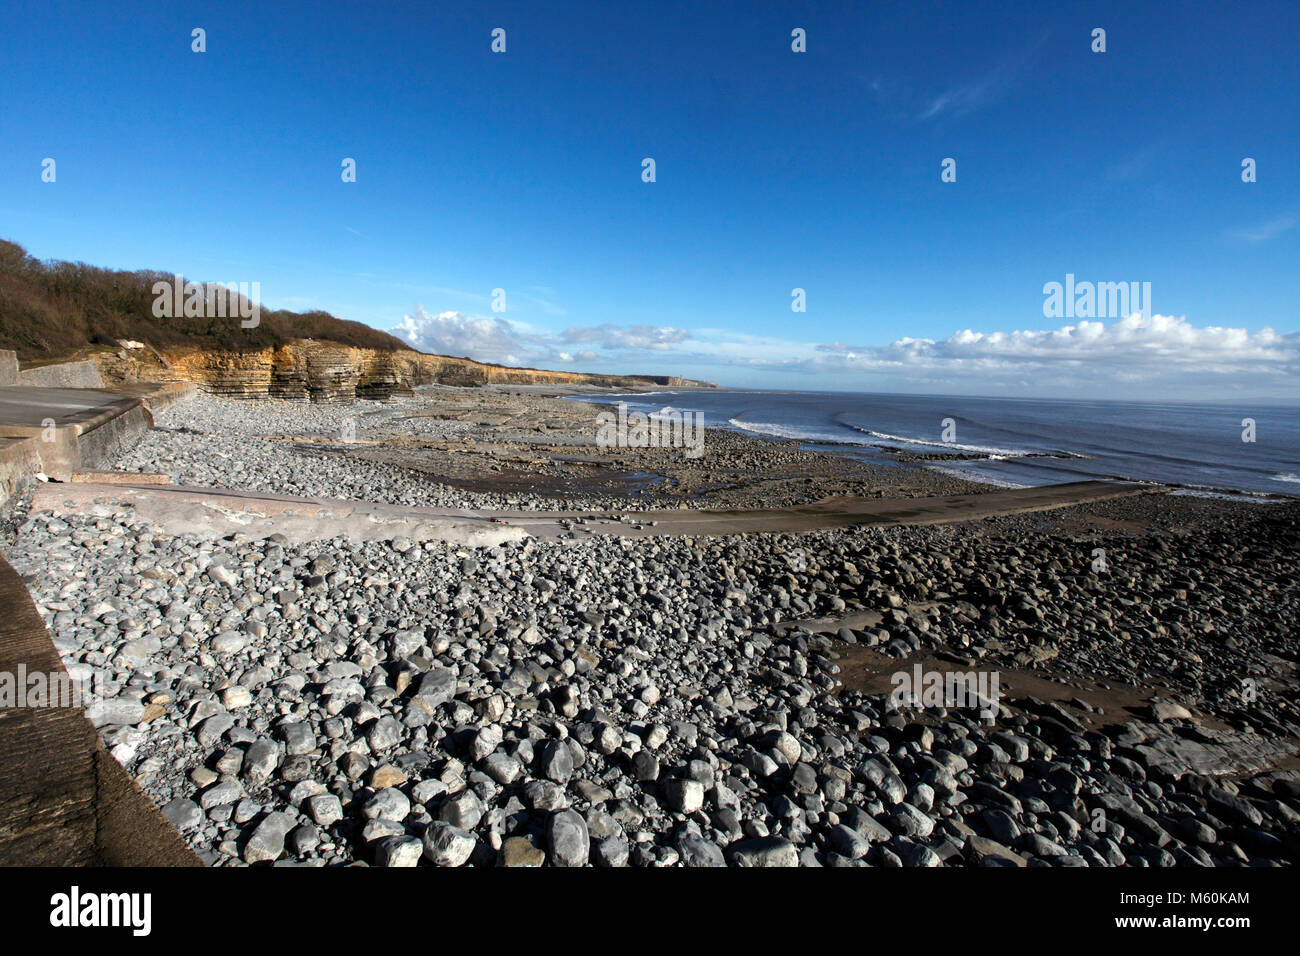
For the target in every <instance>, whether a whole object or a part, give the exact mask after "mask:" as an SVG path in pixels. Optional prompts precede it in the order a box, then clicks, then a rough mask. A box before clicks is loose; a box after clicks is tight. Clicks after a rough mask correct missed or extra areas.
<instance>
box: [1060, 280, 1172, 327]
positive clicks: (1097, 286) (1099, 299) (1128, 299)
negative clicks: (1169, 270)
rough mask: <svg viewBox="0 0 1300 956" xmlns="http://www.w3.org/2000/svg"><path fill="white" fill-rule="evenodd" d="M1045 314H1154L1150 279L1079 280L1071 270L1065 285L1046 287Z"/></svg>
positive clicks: (1123, 316)
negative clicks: (1141, 280)
mask: <svg viewBox="0 0 1300 956" xmlns="http://www.w3.org/2000/svg"><path fill="white" fill-rule="evenodd" d="M1043 295H1044V296H1046V298H1045V299H1043V316H1044V317H1045V318H1049V319H1127V318H1128V317H1129V316H1130V315H1132V314H1133V313H1135V312H1139V313H1141V314H1142V315H1143V317H1150V316H1151V315H1152V314H1153V313H1152V311H1151V283H1150V282H1142V283H1138V282H1095V283H1094V282H1075V281H1074V273H1073V272H1068V273H1066V276H1065V284H1064V285H1062V284H1061V283H1059V282H1048V283H1046V284H1045V285H1044V286H1043Z"/></svg>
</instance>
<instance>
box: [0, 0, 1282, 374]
mask: <svg viewBox="0 0 1300 956" xmlns="http://www.w3.org/2000/svg"><path fill="white" fill-rule="evenodd" d="M194 27H202V28H204V29H205V30H206V33H207V37H206V39H207V52H205V53H202V54H199V53H194V52H192V51H191V36H190V31H191V30H192V29H193V28H194ZM496 27H502V28H504V29H505V30H506V52H505V53H504V54H493V53H492V52H491V50H490V43H491V37H490V32H491V30H492V29H493V28H496ZM795 27H800V28H803V29H804V30H806V32H807V52H806V53H794V52H793V51H792V50H791V37H790V34H791V30H792V29H794V28H795ZM1096 27H1101V28H1104V29H1105V30H1106V47H1107V49H1106V52H1105V53H1094V52H1092V50H1091V44H1092V37H1091V33H1092V30H1093V29H1094V28H1096ZM1297 36H1300V4H1296V3H1294V2H1261V3H1251V4H1232V5H1224V4H1220V3H1198V2H1178V3H1168V4H1166V3H1160V4H1147V3H1115V4H1107V3H1090V4H1069V5H1065V4H1043V3H1038V4H1019V3H1005V4H976V3H944V4H929V3H921V2H909V3H871V4H816V3H788V4H761V3H759V4H755V3H734V4H704V3H680V4H674V3H661V4H630V3H628V4H624V3H609V4H591V3H584V4H572V5H570V4H562V3H561V4H549V3H548V4H538V3H535V2H534V3H493V4H482V5H477V4H464V5H448V4H437V5H434V4H401V3H393V4H350V3H330V2H314V3H311V4H295V3H284V4H262V3H259V4H229V3H222V4H175V3H167V4H163V3H131V2H126V3H119V4H115V5H112V6H111V7H110V6H108V5H104V6H102V7H100V8H98V9H96V8H95V6H93V5H90V4H82V3H47V2H42V3H26V2H16V3H15V2H12V0H11V2H10V3H8V4H7V5H6V7H5V9H4V12H3V13H0V60H2V61H3V62H4V63H5V64H6V68H5V71H4V79H3V81H2V82H3V86H4V91H3V99H2V100H0V102H3V104H4V105H3V112H0V126H2V127H3V136H0V237H4V238H8V239H12V240H14V241H17V242H19V243H21V244H23V245H24V246H26V247H27V248H28V250H29V251H30V252H31V253H33V254H34V255H37V256H39V257H41V258H59V259H70V260H82V261H86V262H90V263H94V264H96V265H105V266H112V267H119V268H130V269H135V268H157V269H167V270H172V271H179V272H182V273H184V274H185V275H186V276H187V277H189V278H193V279H199V280H206V281H223V282H224V281H241V282H242V281H256V282H259V283H260V287H261V294H262V301H263V302H264V303H265V304H267V305H268V306H271V307H276V308H291V309H299V310H301V309H308V308H320V309H325V310H328V311H330V312H333V313H335V314H336V315H341V316H343V317H345V318H350V319H357V320H360V321H363V322H366V323H367V324H370V325H373V326H375V327H377V328H382V329H394V328H404V329H405V330H406V332H407V334H409V335H410V336H411V337H412V338H413V340H414V341H416V342H417V343H419V344H420V345H422V346H423V347H425V348H428V349H430V350H438V351H452V352H455V353H456V354H471V355H473V356H474V357H475V358H480V359H485V360H489V361H503V362H507V363H510V364H526V365H538V366H542V367H552V368H570V369H576V370H587V371H620V372H637V371H639V372H653V373H661V374H664V373H668V374H681V375H685V376H690V377H696V378H707V379H710V380H713V381H717V382H721V383H724V384H731V385H764V386H772V387H781V388H842V389H855V390H872V389H885V390H890V391H922V392H957V393H963V394H971V393H985V394H1063V395H1069V394H1083V395H1098V394H1100V395H1106V396H1114V397H1121V396H1122V397H1132V398H1142V397H1148V396H1151V395H1159V396H1160V397H1171V396H1175V395H1177V396H1183V397H1189V398H1197V397H1204V398H1221V397H1225V396H1230V395H1254V396H1257V397H1273V398H1282V399H1292V398H1295V397H1296V396H1300V389H1297V387H1296V385H1297V381H1298V380H1300V379H1298V376H1300V305H1298V303H1300V268H1297V263H1300V186H1298V185H1297V182H1298V178H1300V164H1298V162H1297V155H1296V154H1297V149H1296V147H1297V144H1300V110H1298V109H1297V106H1296V104H1297V102H1300V68H1298V67H1297V56H1296V53H1297V49H1296V37H1297ZM45 157H51V158H54V159H55V160H56V162H57V180H56V182H54V183H45V182H42V181H41V161H42V159H44V158H45ZM344 157H352V158H355V159H356V161H357V181H356V182H355V183H343V182H342V181H341V179H340V163H341V161H342V159H343V158H344ZM645 157H652V158H653V159H654V160H655V163H656V181H655V182H654V183H645V182H643V181H642V178H641V171H642V160H643V158H645ZM946 157H952V158H954V159H955V160H956V161H957V181H956V182H955V183H944V182H941V181H940V164H941V161H942V160H943V159H944V158H946ZM1245 157H1251V158H1253V159H1255V160H1256V162H1257V181H1256V182H1254V183H1243V182H1242V180H1241V162H1242V160H1243V158H1245ZM1067 273H1072V274H1074V275H1075V276H1076V277H1077V279H1078V280H1079V281H1093V282H1103V281H1105V282H1119V281H1123V282H1128V281H1139V282H1150V283H1151V289H1152V295H1151V299H1152V301H1151V306H1152V311H1153V312H1154V313H1155V315H1154V316H1149V317H1148V318H1146V319H1138V320H1135V321H1125V322H1121V321H1119V319H1120V317H1118V316H1117V317H1113V318H1094V319H1091V320H1089V319H1086V318H1085V319H1082V320H1080V319H1072V318H1068V317H1067V318H1056V317H1047V316H1044V314H1043V302H1044V293H1043V287H1044V284H1045V283H1048V282H1052V281H1058V282H1064V280H1065V276H1066V274H1067ZM497 288H502V289H504V290H505V291H506V310H505V312H503V313H502V312H494V311H493V309H492V291H493V290H494V289H497ZM794 288H802V289H804V290H806V297H807V311H806V312H803V313H795V312H792V311H791V292H792V289H794ZM1063 330H1064V331H1063ZM1268 330H1272V333H1271V334H1270V333H1269V332H1268ZM1016 333H1019V334H1018V335H1017V334H1016Z"/></svg>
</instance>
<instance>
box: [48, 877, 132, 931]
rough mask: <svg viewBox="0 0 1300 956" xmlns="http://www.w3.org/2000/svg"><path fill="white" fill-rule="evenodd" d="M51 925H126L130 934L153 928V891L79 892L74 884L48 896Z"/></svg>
mask: <svg viewBox="0 0 1300 956" xmlns="http://www.w3.org/2000/svg"><path fill="white" fill-rule="evenodd" d="M50 925H51V926H57V927H61V928H69V929H72V928H76V927H81V926H93V927H123V926H125V927H129V928H130V930H131V935H132V936H148V935H149V933H150V931H151V930H152V929H153V894H151V893H82V892H81V888H80V887H77V886H74V887H72V889H71V890H69V891H68V892H67V893H55V894H54V895H53V896H51V897H50Z"/></svg>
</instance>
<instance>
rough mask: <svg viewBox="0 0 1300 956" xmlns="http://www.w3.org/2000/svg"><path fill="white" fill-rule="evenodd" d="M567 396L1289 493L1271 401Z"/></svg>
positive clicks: (1037, 478) (970, 462) (1026, 470)
mask: <svg viewBox="0 0 1300 956" xmlns="http://www.w3.org/2000/svg"><path fill="white" fill-rule="evenodd" d="M572 398H573V400H576V401H586V402H596V403H618V402H625V403H626V404H627V406H628V408H629V409H631V410H635V411H641V412H646V413H654V412H659V411H661V410H663V409H665V408H671V409H675V410H678V411H683V412H698V413H700V414H701V415H703V421H704V425H705V426H706V427H708V428H725V429H729V430H733V431H739V432H744V433H747V434H751V435H758V436H764V437H768V438H777V439H792V440H795V441H799V442H801V443H803V445H804V446H805V447H808V448H810V449H817V450H821V451H827V452H830V453H834V454H842V455H849V456H852V457H855V458H859V459H862V460H867V461H873V462H881V463H887V464H895V463H898V462H899V461H900V460H909V461H916V462H918V463H921V464H923V465H924V466H925V467H928V468H931V469H934V470H936V471H941V472H946V473H948V474H953V475H959V476H960V477H963V478H967V479H969V480H972V481H978V482H982V483H985V484H989V485H994V486H1000V487H1007V488H1017V487H1032V486H1038V485H1049V484H1059V483H1063V482H1070V481H1086V480H1095V479H1115V480H1126V481H1148V482H1157V483H1161V484H1171V485H1179V486H1182V487H1183V488H1184V489H1185V490H1186V491H1188V492H1189V493H1207V494H1213V493H1221V492H1247V493H1251V494H1260V493H1266V494H1268V493H1272V494H1283V495H1297V494H1300V414H1298V412H1300V409H1297V408H1296V407H1294V406H1287V405H1280V404H1277V405H1274V404H1264V403H1259V402H1252V403H1245V402H1242V403H1232V404H1229V403H1217V402H1139V401H1119V400H1104V399H1043V398H1003V397H997V398H988V397H985V398H981V397H972V396H951V395H913V394H891V393H871V392H842V391H834V392H819V391H787V390H778V389H724V388H720V389H717V390H716V391H715V390H707V391H701V390H695V389H690V390H674V389H664V390H660V391H653V392H640V393H607V394H601V395H592V394H586V395H577V396H572ZM1252 423H1253V424H1252Z"/></svg>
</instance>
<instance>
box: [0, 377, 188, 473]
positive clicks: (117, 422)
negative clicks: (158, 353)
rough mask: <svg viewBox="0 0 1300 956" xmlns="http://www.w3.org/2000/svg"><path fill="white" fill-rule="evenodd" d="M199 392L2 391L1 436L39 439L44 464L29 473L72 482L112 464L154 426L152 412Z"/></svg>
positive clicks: (176, 387) (159, 388)
mask: <svg viewBox="0 0 1300 956" xmlns="http://www.w3.org/2000/svg"><path fill="white" fill-rule="evenodd" d="M193 394H194V387H193V386H191V385H188V384H174V383H142V384H136V385H128V386H125V387H123V388H121V389H115V390H111V391H110V390H108V389H100V388H43V387H38V386H33V385H11V386H7V387H0V438H23V439H31V440H33V441H34V442H35V443H36V444H35V445H34V447H35V449H36V452H37V454H38V455H39V459H40V461H39V464H38V466H37V467H36V468H34V469H31V471H30V472H29V473H30V474H31V475H35V474H36V472H39V471H43V472H44V473H45V474H46V475H49V476H51V477H54V478H61V479H67V478H69V477H71V476H72V474H74V473H76V472H81V471H86V470H90V469H93V468H96V467H98V466H100V465H102V464H104V463H106V462H107V461H109V460H110V459H112V458H113V457H114V456H115V455H116V454H117V453H118V451H120V450H121V449H122V448H123V447H124V446H125V445H127V444H128V443H130V442H131V441H133V440H135V439H136V438H137V437H138V436H139V435H141V434H143V433H144V432H146V431H148V430H149V429H150V428H152V427H153V415H152V413H151V408H158V409H161V408H165V407H167V406H169V405H171V404H174V403H175V402H177V401H180V400H183V399H184V398H187V397H189V396H190V395H193ZM24 454H25V453H24ZM24 460H25V459H24ZM9 493H10V494H12V493H13V490H12V489H10V491H9Z"/></svg>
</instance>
